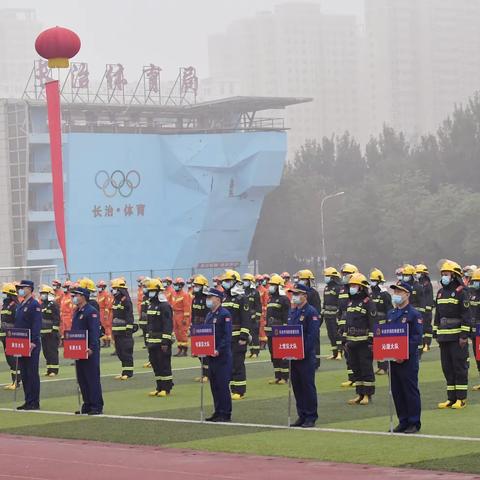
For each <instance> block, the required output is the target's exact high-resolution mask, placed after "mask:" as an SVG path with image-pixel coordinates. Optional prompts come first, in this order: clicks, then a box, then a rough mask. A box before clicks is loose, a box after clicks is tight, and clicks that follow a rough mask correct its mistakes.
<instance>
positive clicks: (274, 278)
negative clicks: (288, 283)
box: [268, 274, 285, 287]
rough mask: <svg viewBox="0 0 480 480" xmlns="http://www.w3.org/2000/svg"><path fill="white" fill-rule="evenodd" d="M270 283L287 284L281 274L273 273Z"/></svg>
mask: <svg viewBox="0 0 480 480" xmlns="http://www.w3.org/2000/svg"><path fill="white" fill-rule="evenodd" d="M268 283H269V284H270V285H280V286H282V287H283V286H285V280H284V279H283V278H282V277H281V276H280V275H276V274H275V275H272V276H271V277H270V280H269V281H268Z"/></svg>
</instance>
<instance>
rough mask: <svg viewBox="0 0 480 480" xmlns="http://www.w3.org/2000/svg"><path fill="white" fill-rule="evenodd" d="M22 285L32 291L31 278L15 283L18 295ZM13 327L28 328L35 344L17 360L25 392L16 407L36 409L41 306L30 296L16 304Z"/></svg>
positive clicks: (37, 404) (38, 388)
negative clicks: (28, 355)
mask: <svg viewBox="0 0 480 480" xmlns="http://www.w3.org/2000/svg"><path fill="white" fill-rule="evenodd" d="M24 287H29V288H31V289H32V292H33V287H34V284H33V282H32V281H31V280H22V282H21V283H20V284H19V285H17V289H18V292H19V295H20V293H21V290H22V288H24ZM20 296H23V295H20ZM14 327H15V328H27V329H29V330H30V340H31V342H32V344H35V347H34V348H33V349H32V351H31V353H30V357H21V358H19V360H18V364H19V368H20V374H21V375H22V383H23V391H24V393H25V403H24V404H23V405H22V406H20V407H17V409H18V410H38V409H39V408H40V376H39V373H38V363H39V358H40V350H41V343H40V342H41V339H40V330H41V328H42V308H41V307H40V304H39V303H38V302H37V300H35V299H34V298H33V297H32V296H31V297H29V298H28V299H27V300H24V301H23V302H22V303H20V304H19V305H18V306H17V310H16V312H15V324H14Z"/></svg>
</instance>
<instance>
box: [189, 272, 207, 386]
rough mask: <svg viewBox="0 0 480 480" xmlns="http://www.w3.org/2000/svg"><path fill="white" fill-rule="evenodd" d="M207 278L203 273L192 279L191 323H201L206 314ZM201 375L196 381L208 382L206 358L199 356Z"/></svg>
mask: <svg viewBox="0 0 480 480" xmlns="http://www.w3.org/2000/svg"><path fill="white" fill-rule="evenodd" d="M207 289H208V280H207V279H206V278H205V277H204V276H203V275H197V276H196V277H194V279H193V289H192V292H193V298H192V325H202V324H204V323H205V318H206V317H207V314H208V307H207V296H206V294H205V291H206V290H207ZM200 363H201V365H202V376H201V377H196V378H195V381H196V382H203V383H206V382H208V358H200Z"/></svg>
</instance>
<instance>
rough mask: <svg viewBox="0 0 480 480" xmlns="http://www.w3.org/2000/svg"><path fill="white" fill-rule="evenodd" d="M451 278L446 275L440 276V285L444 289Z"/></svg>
mask: <svg viewBox="0 0 480 480" xmlns="http://www.w3.org/2000/svg"><path fill="white" fill-rule="evenodd" d="M451 280H452V279H451V278H450V277H449V276H448V275H442V279H441V280H440V281H441V282H442V285H443V286H444V287H446V286H447V285H448V284H449V283H450V282H451Z"/></svg>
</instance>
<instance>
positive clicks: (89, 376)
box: [72, 288, 103, 415]
mask: <svg viewBox="0 0 480 480" xmlns="http://www.w3.org/2000/svg"><path fill="white" fill-rule="evenodd" d="M72 294H73V295H75V294H80V295H83V296H84V297H85V300H87V302H88V303H86V304H85V305H84V306H83V307H79V308H77V309H75V311H74V313H73V320H72V330H86V331H87V332H88V348H89V350H91V353H90V354H89V356H88V358H87V359H85V360H75V369H76V372H77V381H78V385H79V387H80V391H81V392H82V399H83V404H82V407H81V410H80V411H79V412H77V413H82V414H88V415H100V414H101V413H102V412H103V396H102V385H101V383H100V336H101V329H100V314H99V312H98V310H96V309H95V308H94V307H93V306H92V305H91V303H90V302H89V295H90V292H89V291H88V290H87V289H86V288H75V289H73V291H72Z"/></svg>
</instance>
